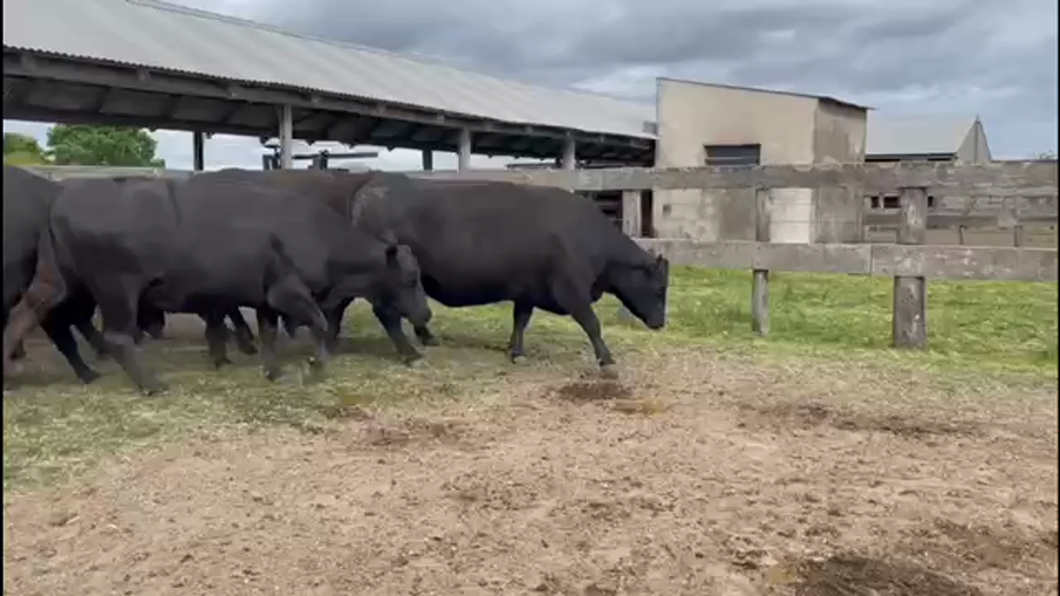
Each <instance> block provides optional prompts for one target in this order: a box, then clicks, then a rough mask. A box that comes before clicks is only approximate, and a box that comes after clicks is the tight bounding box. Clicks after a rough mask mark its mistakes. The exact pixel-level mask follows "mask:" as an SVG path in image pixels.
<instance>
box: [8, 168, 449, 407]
mask: <svg viewBox="0 0 1060 596" xmlns="http://www.w3.org/2000/svg"><path fill="white" fill-rule="evenodd" d="M70 278H75V279H77V280H79V281H80V282H81V283H83V284H84V285H85V286H86V287H87V288H88V289H89V291H90V292H91V294H92V295H93V296H94V297H95V299H96V301H97V302H98V304H99V306H100V310H101V311H102V313H103V321H104V329H105V332H104V334H105V336H106V338H107V341H108V344H110V345H111V346H113V351H114V356H115V358H116V359H117V360H118V362H119V363H120V364H121V365H122V367H123V368H124V369H125V370H126V372H127V373H128V374H129V376H130V377H131V378H132V379H133V380H134V381H135V382H136V384H137V385H138V386H139V387H140V388H141V390H142V391H144V392H145V393H153V392H156V391H159V390H161V389H163V388H164V385H163V384H162V383H161V381H159V380H158V379H157V378H156V377H155V376H154V375H153V374H151V373H149V372H148V371H147V370H146V369H145V368H144V367H143V365H142V363H141V362H140V358H139V353H138V350H137V349H136V347H135V345H134V342H133V339H132V336H133V334H134V332H135V324H134V323H135V321H136V319H137V310H138V306H139V304H140V301H141V299H142V300H143V302H144V303H145V304H149V305H151V306H152V307H154V308H157V309H159V310H162V311H166V312H195V313H197V314H199V315H200V316H202V317H203V318H204V319H205V320H206V321H207V339H208V342H209V344H210V352H211V355H212V356H213V358H214V361H215V364H219V361H220V360H221V359H223V358H224V339H225V335H226V327H225V326H224V324H223V320H224V317H225V316H226V315H227V314H228V313H229V312H231V310H232V309H234V308H236V307H238V306H249V307H253V308H256V309H257V313H258V324H259V329H260V331H261V336H262V350H261V353H262V359H263V364H264V368H265V373H266V376H267V377H268V378H270V379H276V378H277V377H278V376H279V375H280V369H279V366H278V364H277V362H276V356H275V351H274V341H275V337H276V322H277V317H278V315H279V314H280V313H282V314H285V315H287V316H290V317H292V318H294V319H296V320H299V321H306V322H308V323H309V324H310V325H311V328H312V330H313V334H314V338H315V339H316V344H317V350H316V357H315V358H312V359H310V364H311V370H312V372H313V373H314V374H318V373H321V372H322V371H323V364H324V361H325V360H326V358H327V356H328V354H327V349H326V347H325V343H326V339H327V331H328V329H327V321H326V320H325V318H324V316H323V314H322V313H321V312H320V309H319V308H318V306H317V302H318V301H319V302H320V303H321V304H322V305H323V306H325V307H331V305H333V304H334V303H336V302H338V301H341V300H344V299H346V298H347V297H349V296H365V297H370V298H371V299H372V300H373V301H377V302H379V303H380V304H386V305H387V307H388V308H392V309H394V310H396V311H399V312H400V313H401V315H402V316H406V317H409V318H410V319H411V320H414V321H416V322H417V323H418V324H425V323H426V322H427V321H428V320H429V319H430V316H431V314H430V309H429V307H428V306H427V302H426V298H425V296H424V294H423V289H422V286H421V285H420V281H419V270H418V268H417V264H416V260H415V258H414V257H413V255H412V253H411V251H409V249H408V248H407V247H403V246H398V245H396V244H386V243H384V242H382V241H379V240H377V239H376V238H374V237H372V236H370V235H368V234H365V233H359V232H356V231H353V230H351V228H350V226H349V225H348V223H347V222H346V221H344V220H343V219H342V218H340V217H337V216H336V215H335V214H334V213H332V212H331V211H329V210H327V209H325V208H323V207H322V206H320V205H317V204H315V203H313V202H312V201H305V200H303V199H300V198H298V197H296V196H294V195H291V194H289V193H285V192H282V191H278V190H273V189H265V188H261V187H257V186H251V185H246V184H234V183H224V182H222V181H215V180H213V181H212V180H198V179H196V178H192V179H191V180H189V181H186V182H178V181H173V180H157V181H137V182H128V183H125V184H124V185H122V184H119V183H117V182H115V181H112V180H105V179H104V180H100V179H95V180H81V181H77V182H73V183H71V184H69V185H68V186H67V188H66V189H65V190H64V191H63V192H62V193H61V194H60V195H59V196H58V197H57V199H56V201H55V206H54V207H53V209H52V212H51V218H50V226H49V228H48V229H47V230H46V231H45V233H44V234H42V242H41V250H40V255H39V259H38V267H37V271H36V274H35V277H34V281H33V284H32V285H31V288H30V290H29V291H28V292H27V294H33V295H36V296H40V297H41V299H40V300H39V301H38V304H41V305H42V306H43V307H44V308H38V309H36V312H37V313H41V312H43V311H46V309H47V306H49V305H51V304H54V303H55V302H56V300H57V299H60V298H61V297H62V296H63V293H64V289H65V287H66V286H65V282H66V280H67V279H70ZM34 286H38V287H37V288H35V287H34ZM38 316H39V315H38ZM12 339H18V338H12ZM8 345H11V344H10V343H9V337H8V333H7V332H6V331H5V347H6V346H8ZM9 354H10V352H9V351H5V354H4V358H5V359H6V358H7V357H8V356H9Z"/></svg>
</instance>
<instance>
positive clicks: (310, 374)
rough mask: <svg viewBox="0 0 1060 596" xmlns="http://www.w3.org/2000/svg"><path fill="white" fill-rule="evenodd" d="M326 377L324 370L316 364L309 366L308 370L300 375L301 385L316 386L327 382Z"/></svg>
mask: <svg viewBox="0 0 1060 596" xmlns="http://www.w3.org/2000/svg"><path fill="white" fill-rule="evenodd" d="M327 378H328V375H327V373H325V372H324V368H323V367H322V366H320V365H318V364H313V363H310V364H309V368H308V370H306V371H305V372H304V373H302V384H303V385H316V384H318V383H322V382H324V381H325V380H327Z"/></svg>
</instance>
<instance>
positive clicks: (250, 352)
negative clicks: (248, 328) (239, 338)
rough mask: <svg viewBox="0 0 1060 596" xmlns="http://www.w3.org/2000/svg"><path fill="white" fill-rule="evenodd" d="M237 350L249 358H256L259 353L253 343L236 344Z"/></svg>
mask: <svg viewBox="0 0 1060 596" xmlns="http://www.w3.org/2000/svg"><path fill="white" fill-rule="evenodd" d="M236 349H238V350H239V351H240V352H242V353H243V354H246V355H247V356H254V355H255V354H257V353H258V349H257V348H256V347H254V344H252V343H243V342H238V343H237V344H236Z"/></svg>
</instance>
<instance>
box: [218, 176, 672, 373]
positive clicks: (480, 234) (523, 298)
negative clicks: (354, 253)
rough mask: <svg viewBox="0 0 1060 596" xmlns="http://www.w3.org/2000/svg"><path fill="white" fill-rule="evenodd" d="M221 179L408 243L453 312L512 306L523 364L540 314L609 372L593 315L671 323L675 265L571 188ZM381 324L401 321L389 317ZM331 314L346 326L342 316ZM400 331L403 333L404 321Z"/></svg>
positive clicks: (423, 335)
mask: <svg viewBox="0 0 1060 596" xmlns="http://www.w3.org/2000/svg"><path fill="white" fill-rule="evenodd" d="M217 175H218V176H227V177H229V178H231V179H238V180H254V181H258V183H259V184H262V185H264V186H267V187H284V188H289V189H294V190H297V191H298V192H299V194H301V195H304V196H306V197H307V198H315V199H316V200H319V201H323V202H325V203H327V204H328V205H329V207H330V208H331V209H332V210H334V211H337V212H339V213H343V214H344V215H346V216H347V217H348V218H349V219H350V220H351V221H352V222H353V223H354V224H355V225H356V227H360V228H362V229H365V230H368V231H370V232H371V233H373V234H377V235H384V236H385V235H390V236H391V237H393V238H395V239H396V240H397V241H398V242H400V243H402V244H407V245H408V246H409V247H410V248H412V251H413V253H414V254H415V255H416V258H417V260H418V261H419V263H420V269H421V271H422V276H423V287H424V290H425V291H426V292H427V295H428V296H430V297H431V298H434V299H435V300H437V301H439V302H441V303H442V304H445V305H446V306H451V307H459V306H473V305H482V304H489V303H493V302H500V301H504V300H511V301H513V302H514V307H515V308H514V317H513V319H514V321H513V322H514V325H513V329H512V334H511V338H510V340H509V352H510V355H511V358H512V360H513V361H514V360H518V359H519V358H520V357H522V356H523V334H524V331H525V329H526V326H527V324H528V323H529V321H530V316H531V314H532V313H533V309H534V308H540V309H543V310H546V311H548V312H552V313H555V314H560V315H570V316H571V317H573V318H574V320H575V321H577V322H578V324H579V325H580V326H581V327H582V329H583V330H584V331H585V333H586V334H587V335H588V336H589V340H590V342H591V343H592V346H593V351H594V352H595V355H596V358H597V360H598V362H599V364H600V365H601V367H604V368H605V369H607V368H608V367H610V365H612V364H613V363H614V360H613V358H612V356H611V353H610V351H609V350H608V348H607V346H606V344H605V343H604V341H603V339H602V338H601V334H600V323H599V321H598V320H597V318H596V315H595V313H594V312H593V309H592V304H593V303H594V302H595V301H597V300H598V299H599V298H600V296H601V295H602V294H603V293H604V292H607V293H611V294H613V295H615V296H616V297H618V299H619V300H620V301H621V302H622V304H623V305H625V306H626V308H627V309H629V310H630V311H631V312H632V313H633V314H634V315H635V316H637V317H638V318H640V319H641V321H643V322H644V324H645V325H647V326H648V327H649V328H651V329H659V328H661V327H662V326H663V325H664V322H665V312H666V291H667V287H668V284H669V263H668V261H667V260H666V259H665V258H663V257H661V256H660V257H653V256H652V255H650V254H649V253H648V252H646V251H645V250H644V249H642V248H641V247H640V246H639V245H637V243H635V242H633V240H632V239H630V238H629V237H628V236H626V235H625V234H623V233H622V231H621V230H619V229H618V228H617V227H616V226H615V225H614V224H613V223H611V221H610V220H609V219H608V218H607V217H606V216H605V215H604V214H603V212H602V211H600V209H599V208H598V207H597V206H596V205H595V204H594V203H593V202H592V201H591V200H589V199H585V198H582V197H579V196H578V195H575V194H573V193H571V192H567V191H565V190H561V189H556V188H545V187H532V186H524V185H517V184H511V183H503V182H473V181H438V180H426V179H415V178H410V177H408V176H405V175H402V174H388V173H383V172H372V173H368V174H362V173H357V174H351V173H346V172H334V171H331V172H307V171H295V170H288V171H269V172H252V171H246V170H230V171H227V173H218V174H217ZM329 178H330V182H329ZM340 306H342V307H344V305H340ZM377 310H378V309H377ZM377 316H379V317H380V318H381V320H383V319H386V318H393V315H392V314H388V313H385V312H383V313H380V312H377ZM329 317H330V318H332V320H335V319H336V318H339V319H341V312H338V313H330V314H329ZM413 326H414V328H415V332H416V335H417V336H418V337H419V339H420V341H421V342H422V343H424V344H425V345H430V344H433V343H436V339H435V338H434V337H433V335H432V334H431V332H430V330H429V329H428V328H427V326H426V325H420V324H416V323H415V322H413ZM390 329H394V330H396V333H401V330H400V325H398V324H396V323H394V322H393V321H391V322H390V325H389V327H388V330H390ZM401 335H402V336H403V335H404V334H403V333H401ZM391 338H392V339H393V338H394V334H393V333H391ZM397 341H399V340H397V339H395V342H397Z"/></svg>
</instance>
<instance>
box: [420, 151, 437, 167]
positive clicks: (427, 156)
mask: <svg viewBox="0 0 1060 596" xmlns="http://www.w3.org/2000/svg"><path fill="white" fill-rule="evenodd" d="M421 154H422V157H423V171H424V172H430V171H431V170H433V169H434V152H433V151H431V150H429V149H424V150H423V151H422V152H421Z"/></svg>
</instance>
